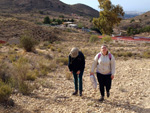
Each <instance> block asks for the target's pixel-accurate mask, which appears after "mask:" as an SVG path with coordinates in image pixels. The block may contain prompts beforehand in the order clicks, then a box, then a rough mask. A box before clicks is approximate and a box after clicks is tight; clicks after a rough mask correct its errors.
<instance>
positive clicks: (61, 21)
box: [43, 15, 75, 25]
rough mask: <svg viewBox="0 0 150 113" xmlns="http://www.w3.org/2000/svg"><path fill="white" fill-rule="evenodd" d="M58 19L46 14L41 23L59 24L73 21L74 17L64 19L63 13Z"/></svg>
mask: <svg viewBox="0 0 150 113" xmlns="http://www.w3.org/2000/svg"><path fill="white" fill-rule="evenodd" d="M59 18H62V19H59ZM59 18H58V19H55V18H53V19H50V18H49V17H48V16H46V17H45V18H44V21H43V23H44V24H50V25H60V24H62V23H63V22H74V21H75V20H74V19H64V16H63V15H60V16H59Z"/></svg>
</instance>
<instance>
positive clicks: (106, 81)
mask: <svg viewBox="0 0 150 113" xmlns="http://www.w3.org/2000/svg"><path fill="white" fill-rule="evenodd" d="M97 79H98V82H99V89H100V93H101V96H105V87H106V91H107V92H109V90H110V89H111V74H110V75H103V74H100V73H97Z"/></svg>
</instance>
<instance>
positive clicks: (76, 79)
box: [73, 70, 84, 91]
mask: <svg viewBox="0 0 150 113" xmlns="http://www.w3.org/2000/svg"><path fill="white" fill-rule="evenodd" d="M83 72H84V70H83V71H80V74H79V75H77V74H76V72H73V77H74V86H75V90H76V91H78V81H79V90H80V91H82V76H83Z"/></svg>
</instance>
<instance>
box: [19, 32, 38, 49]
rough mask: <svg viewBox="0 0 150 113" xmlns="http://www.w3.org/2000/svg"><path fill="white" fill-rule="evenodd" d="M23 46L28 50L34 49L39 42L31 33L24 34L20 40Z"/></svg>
mask: <svg viewBox="0 0 150 113" xmlns="http://www.w3.org/2000/svg"><path fill="white" fill-rule="evenodd" d="M20 43H21V46H22V47H23V48H24V49H25V50H26V51H28V52H30V51H32V49H33V48H34V47H35V45H36V44H37V41H35V40H34V39H33V38H32V37H30V36H29V35H23V36H22V37H21V40H20Z"/></svg>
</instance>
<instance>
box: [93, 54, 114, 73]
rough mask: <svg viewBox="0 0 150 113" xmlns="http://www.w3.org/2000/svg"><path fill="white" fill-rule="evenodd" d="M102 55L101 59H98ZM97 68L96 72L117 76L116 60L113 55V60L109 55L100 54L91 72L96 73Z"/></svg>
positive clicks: (95, 59)
mask: <svg viewBox="0 0 150 113" xmlns="http://www.w3.org/2000/svg"><path fill="white" fill-rule="evenodd" d="M99 54H101V56H100V58H99V59H98V55H99ZM96 67H97V70H96V72H98V73H101V74H104V75H107V74H111V75H114V74H115V58H114V56H113V55H112V54H111V60H110V58H109V54H107V55H105V56H104V55H103V54H102V53H101V52H100V53H98V54H97V55H96V56H95V58H94V61H93V64H92V68H91V72H92V73H94V69H95V68H96Z"/></svg>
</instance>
